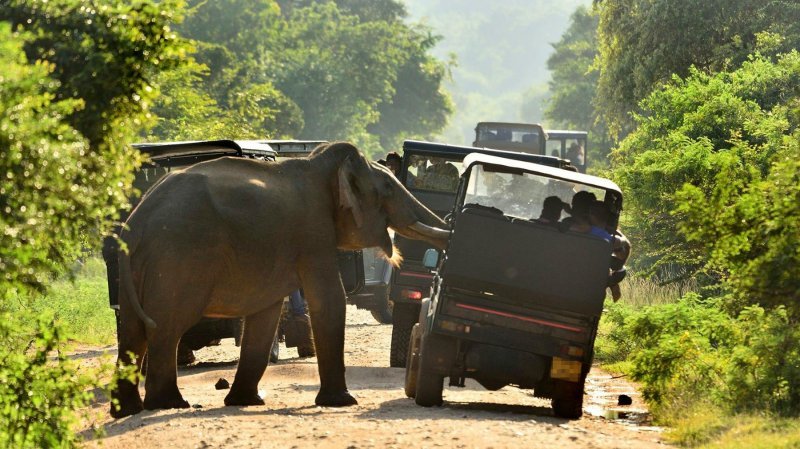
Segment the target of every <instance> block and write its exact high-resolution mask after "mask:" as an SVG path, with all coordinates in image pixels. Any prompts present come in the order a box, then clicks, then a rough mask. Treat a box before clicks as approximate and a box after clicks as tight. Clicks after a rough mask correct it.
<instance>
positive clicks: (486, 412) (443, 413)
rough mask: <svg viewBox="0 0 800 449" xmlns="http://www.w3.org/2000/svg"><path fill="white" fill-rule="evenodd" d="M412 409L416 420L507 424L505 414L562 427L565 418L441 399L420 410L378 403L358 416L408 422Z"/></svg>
mask: <svg viewBox="0 0 800 449" xmlns="http://www.w3.org/2000/svg"><path fill="white" fill-rule="evenodd" d="M409 408H416V409H417V412H416V413H415V414H414V416H415V418H417V419H442V418H453V417H454V416H458V417H463V418H466V417H468V416H467V415H471V416H469V417H471V418H479V419H481V420H498V421H507V420H508V419H509V417H508V414H509V413H510V414H512V415H518V416H519V418H520V419H526V420H528V419H530V420H533V421H536V422H542V423H548V424H562V423H564V422H567V420H565V419H561V418H557V417H555V416H553V410H552V409H551V408H550V407H540V406H535V405H521V404H500V403H493V402H459V401H448V400H446V399H445V401H444V403H443V404H442V405H441V406H440V407H420V406H418V405H417V404H416V403H415V402H414V399H412V398H406V397H404V398H398V399H392V400H389V401H386V402H383V403H381V404H380V405H379V406H378V408H377V409H373V410H368V411H366V412H365V413H362V414H361V415H359V417H360V418H363V419H375V418H379V419H388V420H391V419H408V413H407V411H408V409H409Z"/></svg>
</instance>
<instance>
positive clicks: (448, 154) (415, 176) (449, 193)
mask: <svg viewBox="0 0 800 449" xmlns="http://www.w3.org/2000/svg"><path fill="white" fill-rule="evenodd" d="M471 153H483V154H490V155H494V156H500V157H504V158H508V159H516V160H521V161H527V162H531V163H536V164H542V165H547V166H550V167H556V168H560V169H566V168H569V167H570V165H569V161H567V160H565V159H560V158H557V157H552V156H547V155H542V154H529V153H520V152H513V151H503V150H495V149H491V148H475V147H467V146H459V145H448V144H443V143H435V142H421V141H416V140H406V141H405V142H403V163H402V166H401V167H400V172H399V173H398V175H397V178H398V179H399V180H400V182H402V183H403V185H404V186H405V187H406V188H407V189H408V191H409V192H411V194H412V195H414V196H415V197H416V198H417V199H418V200H419V201H420V202H421V203H422V204H424V205H425V206H426V207H427V208H429V209H430V210H432V211H433V212H435V213H436V214H438V215H439V216H440V217H444V216H445V215H447V214H448V212H450V210H451V209H452V208H453V203H454V202H455V198H456V192H457V190H458V178H459V174H460V173H462V172H463V171H464V169H463V167H464V166H463V163H462V161H463V160H464V158H465V157H466V156H467V155H468V154H471ZM432 161H440V162H444V163H445V164H446V165H451V166H453V167H454V168H455V170H451V172H452V171H455V172H456V173H455V174H453V173H441V174H437V175H448V176H446V177H445V176H441V177H440V176H437V178H438V179H431V177H430V176H427V175H426V172H428V169H429V168H430V167H431V166H432ZM443 178H444V179H443ZM431 181H433V182H431ZM441 181H446V182H441ZM394 243H395V245H396V246H397V248H398V249H399V250H400V254H402V255H403V265H401V266H400V267H399V268H398V269H395V270H392V274H391V280H390V285H389V296H388V299H389V300H390V301H389V302H390V303H391V304H392V316H391V318H392V325H393V326H392V344H391V351H390V353H389V365H390V366H393V367H404V366H406V355H407V354H408V342H409V336H410V335H411V328H412V327H413V326H414V323H416V322H417V316H419V305H420V300H421V299H422V298H423V297H424V296H425V294H426V292H427V291H428V290H430V288H431V281H432V276H431V273H430V270H429V269H427V268H425V267H424V266H423V265H422V257H423V255H424V254H425V250H426V249H428V248H430V245H429V244H427V243H425V242H421V241H417V240H411V239H407V238H404V237H403V236H399V235H396V236H395V238H394Z"/></svg>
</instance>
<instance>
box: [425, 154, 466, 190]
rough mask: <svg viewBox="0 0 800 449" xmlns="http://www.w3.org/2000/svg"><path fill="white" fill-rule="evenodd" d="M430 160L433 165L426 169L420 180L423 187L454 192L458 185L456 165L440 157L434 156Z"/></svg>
mask: <svg viewBox="0 0 800 449" xmlns="http://www.w3.org/2000/svg"><path fill="white" fill-rule="evenodd" d="M430 162H431V165H430V166H429V167H428V168H427V169H425V175H424V177H423V178H422V179H421V180H419V182H420V185H421V187H422V188H426V189H431V190H440V191H444V192H454V191H455V190H456V187H458V169H457V168H456V166H455V165H453V164H451V163H450V162H447V161H446V160H445V159H444V158H440V157H432V158H430ZM418 176H419V175H418Z"/></svg>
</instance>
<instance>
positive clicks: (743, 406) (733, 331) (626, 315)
mask: <svg viewBox="0 0 800 449" xmlns="http://www.w3.org/2000/svg"><path fill="white" fill-rule="evenodd" d="M723 303H725V300H724V299H720V298H714V299H703V298H701V297H700V296H698V295H696V294H688V295H686V296H685V297H684V298H683V299H681V300H680V301H678V302H675V303H672V304H665V305H658V306H651V307H644V308H641V309H634V308H632V307H631V306H629V305H622V304H615V305H613V306H610V307H609V310H608V312H607V313H606V316H605V322H606V323H608V324H607V326H606V327H607V328H608V329H606V330H605V331H604V333H603V335H602V336H601V338H600V339H599V340H598V351H597V354H598V358H599V359H600V360H603V361H606V362H609V361H610V362H619V361H621V360H625V359H626V357H627V360H629V362H630V367H629V374H630V376H631V378H632V379H634V380H636V381H639V382H642V384H643V391H642V392H643V394H644V397H645V399H647V400H648V401H649V402H651V404H652V405H654V411H655V412H656V414H657V415H659V416H660V417H661V418H662V420H666V421H669V420H670V415H671V414H673V413H675V412H677V411H679V410H683V411H685V410H690V409H693V408H694V406H696V405H697V404H704V403H708V404H709V405H710V406H713V407H718V408H719V409H721V410H723V411H726V412H730V413H740V412H762V411H766V412H769V413H774V414H777V415H782V416H793V415H797V414H798V413H800V330H798V329H797V326H796V323H794V322H793V321H792V319H791V318H790V314H789V313H788V312H787V311H786V309H785V308H783V307H778V308H776V309H773V310H765V309H763V308H761V307H758V306H750V307H747V308H745V309H744V310H743V311H742V312H741V313H739V314H738V315H736V316H733V315H731V314H730V313H728V312H726V311H725V310H724V309H723V308H722V307H721V304H723Z"/></svg>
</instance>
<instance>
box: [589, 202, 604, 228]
mask: <svg viewBox="0 0 800 449" xmlns="http://www.w3.org/2000/svg"><path fill="white" fill-rule="evenodd" d="M608 219H609V211H608V206H606V204H605V203H604V202H602V201H600V200H595V201H592V204H591V206H589V222H590V223H591V224H592V226H597V227H599V228H606V227H607V226H608Z"/></svg>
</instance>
